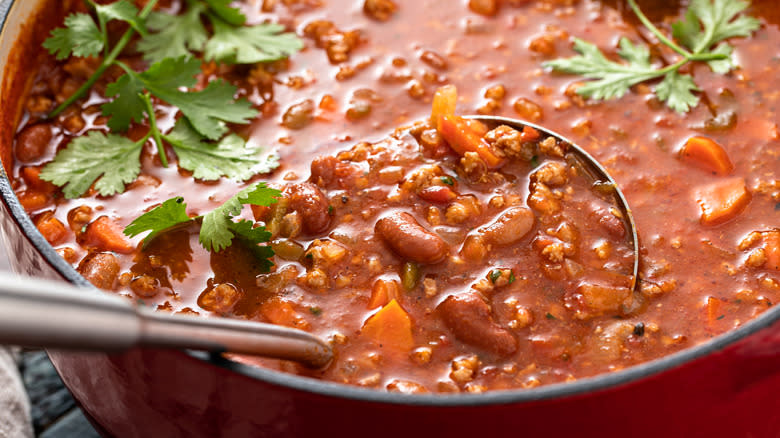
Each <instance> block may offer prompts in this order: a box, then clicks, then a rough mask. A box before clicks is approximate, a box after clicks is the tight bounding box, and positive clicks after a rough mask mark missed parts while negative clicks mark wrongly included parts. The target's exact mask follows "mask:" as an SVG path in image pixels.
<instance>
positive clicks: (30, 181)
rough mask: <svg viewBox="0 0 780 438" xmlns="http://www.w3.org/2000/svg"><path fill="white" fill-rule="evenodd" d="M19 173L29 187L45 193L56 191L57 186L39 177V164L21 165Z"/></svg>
mask: <svg viewBox="0 0 780 438" xmlns="http://www.w3.org/2000/svg"><path fill="white" fill-rule="evenodd" d="M20 173H21V177H22V179H23V180H24V182H25V183H27V185H28V186H29V187H31V188H34V189H37V190H39V191H41V192H44V193H47V194H48V193H54V192H56V191H57V186H55V185H54V184H52V183H50V182H48V181H44V180H42V179H41V166H28V167H23V168H22V169H21V170H20Z"/></svg>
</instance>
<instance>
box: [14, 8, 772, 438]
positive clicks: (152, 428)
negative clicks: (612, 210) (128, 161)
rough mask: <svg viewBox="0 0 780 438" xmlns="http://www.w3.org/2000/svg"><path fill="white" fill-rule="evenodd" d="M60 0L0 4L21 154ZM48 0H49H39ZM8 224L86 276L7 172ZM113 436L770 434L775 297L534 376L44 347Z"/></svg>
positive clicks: (32, 268) (61, 275)
mask: <svg viewBox="0 0 780 438" xmlns="http://www.w3.org/2000/svg"><path fill="white" fill-rule="evenodd" d="M56 3H59V2H46V1H45V0H25V1H21V0H16V1H5V2H3V3H2V4H0V21H1V22H2V35H1V36H0V59H2V60H3V65H5V69H4V71H3V77H2V81H1V82H0V83H1V84H2V89H0V99H1V100H2V105H0V123H2V127H3V129H2V131H0V151H1V154H0V155H2V158H3V162H4V164H5V165H6V166H8V165H10V163H11V160H12V153H11V146H12V141H13V135H14V129H15V126H16V125H17V123H16V122H17V120H18V118H19V117H20V114H21V111H20V109H21V99H20V98H21V93H22V90H24V88H25V87H24V85H25V84H24V81H26V80H28V79H29V77H28V76H26V75H24V74H23V72H25V71H30V70H31V66H30V63H32V62H34V57H32V56H25V53H24V52H23V50H14V46H15V44H21V45H20V46H16V47H23V46H24V45H27V44H40V41H41V40H42V39H43V38H45V36H46V35H45V34H46V32H45V30H44V29H45V28H46V26H45V25H46V23H47V20H50V19H51V18H52V17H54V16H57V15H58V13H59V12H60V11H58V10H57V9H58V8H59V7H58V6H56ZM44 4H45V5H46V6H47V7H46V8H43V6H44ZM0 195H1V196H2V203H0V206H1V208H2V214H1V215H0V228H2V238H3V239H4V241H5V247H6V248H8V250H9V253H10V256H11V257H10V258H11V263H12V266H13V269H14V270H15V271H16V272H17V273H19V274H23V275H28V276H34V277H44V278H49V279H57V280H61V281H68V282H70V283H73V284H76V285H87V282H86V280H85V279H84V278H83V277H81V276H80V275H79V274H78V273H77V272H76V271H75V270H74V269H73V268H72V267H71V266H70V265H69V264H67V263H66V262H65V261H64V260H62V259H61V258H60V257H59V256H58V255H57V254H56V253H55V251H54V249H53V248H52V247H51V246H50V245H49V244H48V243H47V242H46V240H45V239H44V238H43V236H41V234H40V233H39V232H38V231H37V229H36V228H35V226H34V225H33V223H32V221H31V220H30V218H29V217H28V216H27V215H26V214H25V212H24V210H23V209H22V207H21V205H20V203H19V201H18V199H17V198H16V196H15V195H14V192H13V190H12V188H11V183H10V181H9V179H8V177H7V175H6V174H5V172H3V173H2V176H1V177H0ZM49 356H50V358H51V360H52V362H53V363H54V365H55V367H56V369H57V371H58V372H59V373H60V375H61V377H62V380H63V381H64V383H65V385H66V386H67V387H68V388H69V389H70V391H71V392H72V393H73V396H74V397H75V399H76V400H77V401H78V403H79V404H80V405H81V406H82V407H83V409H84V412H85V414H86V415H87V416H88V418H89V419H90V420H91V421H92V423H93V424H94V425H95V427H96V428H97V429H98V430H99V431H100V432H101V433H102V434H103V435H105V436H122V437H150V436H165V437H168V436H188V437H201V436H202V437H214V436H224V437H228V436H231V437H232V436H236V437H242V436H316V435H319V436H331V435H336V434H338V435H339V436H342V437H348V436H355V437H357V436H365V435H371V436H377V437H380V436H388V437H389V436H396V437H397V436H402V435H405V436H409V435H414V436H423V435H429V434H436V435H439V436H471V435H482V436H485V435H487V434H499V433H504V434H505V433H507V432H519V433H522V434H523V435H531V436H533V435H544V436H559V435H560V436H600V437H608V436H620V437H624V436H633V437H658V436H664V437H677V436H679V437H689V436H729V437H770V436H778V431H780V405H779V404H778V403H779V402H778V397H777V394H779V393H780V306H775V307H773V308H772V309H770V310H768V311H766V312H764V313H763V314H762V315H761V316H759V317H758V318H756V319H754V320H752V321H750V322H748V323H745V324H744V325H742V326H741V327H739V328H738V329H736V330H733V331H731V332H728V333H726V334H724V335H722V336H719V337H717V338H714V339H712V340H710V341H709V342H706V343H703V344H701V345H698V346H695V347H693V348H689V349H687V350H684V351H682V352H680V353H677V354H673V355H670V356H666V357H664V358H661V359H658V360H655V361H652V362H648V363H644V364H642V365H639V366H635V367H632V368H629V369H625V370H622V371H618V372H614V373H610V374H603V375H599V376H596V377H592V378H586V379H581V380H578V381H575V382H573V383H567V384H556V385H549V386H543V387H539V388H534V389H529V390H512V391H497V392H488V393H484V394H467V395H463V394H461V395H451V396H441V395H439V396H436V395H415V396H409V395H403V394H395V393H384V392H378V391H373V390H367V389H361V388H356V387H351V386H345V385H339V384H335V383H330V382H323V381H318V380H313V379H308V378H303V377H298V376H293V375H288V374H283V373H279V372H275V371H270V370H266V369H259V368H252V367H248V366H244V365H241V364H238V363H235V362H231V361H229V360H226V359H224V358H222V357H220V356H208V355H204V354H198V353H193V352H188V351H170V350H148V349H135V350H131V351H127V352H124V353H121V354H102V353H90V354H86V353H72V352H62V351H49Z"/></svg>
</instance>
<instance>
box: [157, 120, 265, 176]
mask: <svg viewBox="0 0 780 438" xmlns="http://www.w3.org/2000/svg"><path fill="white" fill-rule="evenodd" d="M163 138H165V140H167V141H168V143H170V144H171V146H173V150H174V152H176V155H177V156H178V157H179V167H182V168H184V169H187V170H190V171H192V172H193V176H194V177H195V178H197V179H202V180H207V181H208V180H215V179H219V178H220V177H221V176H227V177H230V178H233V179H236V180H239V181H243V180H246V179H249V178H251V177H252V176H254V175H256V174H258V173H265V172H269V171H270V170H272V169H274V168H275V167H276V166H278V158H277V157H276V156H275V155H271V156H266V157H265V158H264V157H261V156H260V153H261V150H260V149H259V148H250V147H247V146H246V142H245V141H244V139H242V138H241V137H239V136H238V135H235V134H230V135H228V136H226V137H224V138H223V139H222V140H220V141H219V142H218V143H216V144H214V143H207V142H205V141H203V140H204V139H203V137H201V136H200V135H199V134H198V133H197V132H196V131H195V130H194V129H193V128H192V126H190V124H189V123H188V122H187V121H185V120H183V119H180V120H179V121H178V122H176V126H174V128H173V130H172V131H171V132H170V133H168V134H166V135H165V136H163Z"/></svg>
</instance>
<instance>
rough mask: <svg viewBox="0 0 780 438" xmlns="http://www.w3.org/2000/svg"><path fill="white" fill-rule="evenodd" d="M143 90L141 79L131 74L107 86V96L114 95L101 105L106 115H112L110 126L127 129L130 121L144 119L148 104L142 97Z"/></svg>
mask: <svg viewBox="0 0 780 438" xmlns="http://www.w3.org/2000/svg"><path fill="white" fill-rule="evenodd" d="M143 90H144V86H143V84H142V83H141V81H139V80H138V78H137V77H136V76H135V75H129V74H126V75H124V76H122V77H120V78H119V79H117V81H116V82H113V83H111V84H108V86H106V96H107V97H114V99H113V100H111V101H109V102H106V103H104V104H103V106H102V107H101V109H102V110H103V115H104V116H111V118H110V119H109V120H108V127H109V128H111V129H112V130H114V131H127V129H128V128H129V127H130V123H132V122H133V121H135V122H141V121H142V120H143V119H144V111H145V110H146V106H145V105H144V101H143V99H142V98H141V97H140V95H141V93H142V92H143Z"/></svg>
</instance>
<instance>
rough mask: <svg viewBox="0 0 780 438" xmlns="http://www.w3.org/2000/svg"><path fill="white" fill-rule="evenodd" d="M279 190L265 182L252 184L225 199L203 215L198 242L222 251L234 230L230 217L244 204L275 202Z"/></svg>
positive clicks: (229, 242) (268, 203)
mask: <svg viewBox="0 0 780 438" xmlns="http://www.w3.org/2000/svg"><path fill="white" fill-rule="evenodd" d="M279 196H281V192H280V191H279V190H276V189H272V188H270V187H267V186H266V185H265V183H257V184H253V185H251V186H249V187H247V188H245V189H244V190H241V191H240V192H238V193H237V194H236V195H234V196H233V197H231V198H230V199H228V200H227V201H225V203H224V204H222V205H221V206H219V207H217V208H215V209H214V210H212V211H211V212H209V213H207V214H205V215H204V216H203V222H202V223H201V226H200V236H199V239H198V240H199V241H200V244H201V245H203V247H204V248H206V249H208V250H210V251H217V252H218V251H222V250H223V249H225V248H227V247H228V246H230V244H231V242H232V240H233V237H234V235H235V234H234V232H233V230H232V229H231V226H232V225H231V224H233V221H232V218H233V217H234V216H237V215H238V214H239V213H241V209H242V208H243V206H244V205H246V204H251V205H264V206H268V205H271V204H273V203H275V202H277V198H278V197H279Z"/></svg>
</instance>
